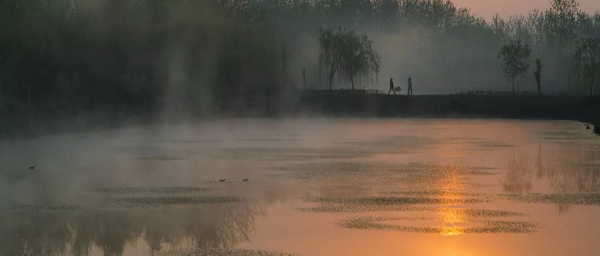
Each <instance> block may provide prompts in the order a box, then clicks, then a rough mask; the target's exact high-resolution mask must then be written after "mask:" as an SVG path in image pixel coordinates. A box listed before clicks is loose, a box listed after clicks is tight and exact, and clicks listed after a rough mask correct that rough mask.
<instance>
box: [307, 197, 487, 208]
mask: <svg viewBox="0 0 600 256" xmlns="http://www.w3.org/2000/svg"><path fill="white" fill-rule="evenodd" d="M304 200H305V201H307V202H312V203H328V204H358V205H376V206H383V205H419V204H435V205H456V204H476V203H483V202H490V201H491V200H490V199H483V198H438V197H354V198H344V197H305V198H304Z"/></svg>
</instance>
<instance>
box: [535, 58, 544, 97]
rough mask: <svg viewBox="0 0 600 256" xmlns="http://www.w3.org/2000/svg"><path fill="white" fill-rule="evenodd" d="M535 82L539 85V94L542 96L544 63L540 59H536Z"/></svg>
mask: <svg viewBox="0 0 600 256" xmlns="http://www.w3.org/2000/svg"><path fill="white" fill-rule="evenodd" d="M533 75H534V76H535V82H536V83H537V89H538V94H539V95H542V61H541V60H540V58H537V59H535V70H534V71H533Z"/></svg>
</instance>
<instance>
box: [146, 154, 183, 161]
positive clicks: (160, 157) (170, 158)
mask: <svg viewBox="0 0 600 256" xmlns="http://www.w3.org/2000/svg"><path fill="white" fill-rule="evenodd" d="M138 159H139V160H143V161H174V160H184V159H187V157H182V156H166V155H150V156H140V157H138Z"/></svg>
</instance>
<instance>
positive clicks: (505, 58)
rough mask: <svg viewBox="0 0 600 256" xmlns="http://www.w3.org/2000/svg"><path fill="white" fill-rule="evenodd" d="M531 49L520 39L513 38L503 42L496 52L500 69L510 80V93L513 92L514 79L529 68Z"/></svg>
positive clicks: (523, 74)
mask: <svg viewBox="0 0 600 256" xmlns="http://www.w3.org/2000/svg"><path fill="white" fill-rule="evenodd" d="M530 55H531V49H529V46H528V45H526V44H523V43H522V42H521V40H513V41H512V42H510V43H508V44H505V45H504V46H502V48H501V49H500V53H498V59H501V60H502V71H503V72H504V76H505V77H506V79H507V80H508V81H509V82H512V93H513V94H514V93H515V81H516V80H517V79H519V78H522V77H524V76H525V74H526V73H527V70H528V69H529V56H530Z"/></svg>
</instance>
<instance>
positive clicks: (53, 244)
mask: <svg viewBox="0 0 600 256" xmlns="http://www.w3.org/2000/svg"><path fill="white" fill-rule="evenodd" d="M265 206H266V205H265V204H258V203H228V204H213V205H202V206H193V207H179V208H170V209H161V210H135V211H117V210H115V211H95V212H85V211H80V212H69V213H67V212H53V213H43V212H17V213H1V214H0V230H1V233H0V237H1V238H0V243H2V247H1V248H0V255H61V254H73V255H88V254H90V252H91V249H92V248H94V247H97V248H99V249H100V250H102V251H103V253H104V255H122V254H123V251H124V248H125V246H126V245H127V244H132V243H135V242H138V241H143V242H144V243H145V244H146V245H147V246H148V247H149V248H150V249H151V250H152V251H153V252H156V251H159V250H161V249H162V247H163V246H165V245H166V246H170V247H178V246H183V245H185V246H191V247H195V248H231V247H233V246H235V245H236V244H239V243H241V242H244V241H249V240H250V236H251V235H252V232H253V231H254V226H253V225H254V223H255V218H256V216H257V215H264V210H265Z"/></svg>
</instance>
